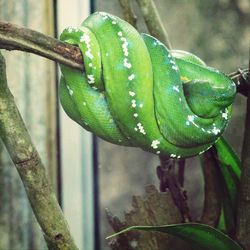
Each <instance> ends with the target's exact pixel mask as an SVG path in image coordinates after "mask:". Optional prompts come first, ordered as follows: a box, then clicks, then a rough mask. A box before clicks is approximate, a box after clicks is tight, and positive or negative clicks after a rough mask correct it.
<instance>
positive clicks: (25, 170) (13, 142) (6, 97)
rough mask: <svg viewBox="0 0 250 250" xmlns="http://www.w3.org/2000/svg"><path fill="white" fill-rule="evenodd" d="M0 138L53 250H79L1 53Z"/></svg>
mask: <svg viewBox="0 0 250 250" xmlns="http://www.w3.org/2000/svg"><path fill="white" fill-rule="evenodd" d="M0 114H1V115H0V137H1V139H2V141H3V143H4V144H5V146H6V148H7V150H8V152H9V154H10V157H11V159H12V161H13V163H14V164H15V166H16V169H17V171H18V173H19V175H20V177H21V180H22V182H23V184H24V188H25V190H26V193H27V196H28V198H29V201H30V204H31V206H32V209H33V212H34V214H35V216H36V219H37V221H38V223H39V224H40V226H41V228H42V230H43V233H44V238H45V240H46V242H47V245H48V247H49V249H70V250H74V249H77V247H76V245H75V243H74V240H73V238H72V236H71V235H70V232H69V228H68V225H67V222H66V220H65V219H64V217H63V213H62V211H61V209H60V207H59V205H58V202H57V200H56V196H55V193H54V192H53V190H52V186H51V184H50V183H49V181H48V178H47V176H46V171H45V167H44V165H43V164H42V162H41V159H40V156H39V155H38V153H37V151H36V149H35V147H34V145H33V143H32V141H31V138H30V135H29V133H28V131H27V129H26V127H25V124H24V122H23V120H22V117H21V115H20V113H19V111H18V109H17V107H16V104H15V101H14V97H13V96H12V94H11V92H10V90H9V88H8V85H7V79H6V66H5V60H4V58H3V56H2V55H1V53H0Z"/></svg>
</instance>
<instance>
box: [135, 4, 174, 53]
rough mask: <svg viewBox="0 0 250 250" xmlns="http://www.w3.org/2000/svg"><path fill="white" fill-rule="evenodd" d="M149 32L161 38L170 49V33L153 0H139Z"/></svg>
mask: <svg viewBox="0 0 250 250" xmlns="http://www.w3.org/2000/svg"><path fill="white" fill-rule="evenodd" d="M137 3H138V5H139V6H140V10H141V12H142V15H143V18H144V20H145V22H146V24H147V27H148V31H149V33H150V34H151V35H152V36H154V37H155V38H157V39H159V40H160V41H161V42H162V43H164V44H165V45H166V46H167V47H168V48H169V49H171V48H172V46H171V43H170V40H169V38H168V33H167V31H166V29H165V28H164V26H163V23H162V21H161V19H160V16H159V13H158V11H157V8H156V6H155V3H154V1H153V0H137Z"/></svg>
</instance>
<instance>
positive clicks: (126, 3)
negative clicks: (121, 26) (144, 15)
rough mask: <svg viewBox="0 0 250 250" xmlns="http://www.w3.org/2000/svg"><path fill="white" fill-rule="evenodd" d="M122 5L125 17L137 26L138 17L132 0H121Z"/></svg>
mask: <svg viewBox="0 0 250 250" xmlns="http://www.w3.org/2000/svg"><path fill="white" fill-rule="evenodd" d="M119 2H120V5H121V7H122V11H123V16H124V19H125V20H126V21H127V22H128V23H130V24H131V25H132V26H134V27H135V28H136V21H137V17H136V15H135V12H134V10H133V8H132V5H131V1H130V0H119Z"/></svg>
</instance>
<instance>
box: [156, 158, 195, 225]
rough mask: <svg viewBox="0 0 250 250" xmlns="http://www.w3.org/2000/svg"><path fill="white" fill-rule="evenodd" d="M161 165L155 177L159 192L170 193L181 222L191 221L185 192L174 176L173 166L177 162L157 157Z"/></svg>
mask: <svg viewBox="0 0 250 250" xmlns="http://www.w3.org/2000/svg"><path fill="white" fill-rule="evenodd" d="M159 158H160V163H161V165H160V166H158V167H157V176H158V178H159V180H160V191H161V192H166V191H167V190H169V191H170V193H171V196H172V198H173V201H174V203H175V205H176V206H177V208H178V209H179V211H180V214H181V215H182V220H183V222H189V221H191V220H192V219H191V216H190V214H189V208H188V205H187V196H186V191H185V190H184V189H183V188H182V187H181V185H180V183H179V181H178V179H177V178H176V174H175V169H174V168H175V165H177V163H178V161H176V160H174V159H171V158H169V157H162V156H161V157H159Z"/></svg>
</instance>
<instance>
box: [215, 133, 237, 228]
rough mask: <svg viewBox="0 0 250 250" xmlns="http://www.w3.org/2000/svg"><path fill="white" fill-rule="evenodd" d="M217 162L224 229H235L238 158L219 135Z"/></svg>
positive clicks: (216, 144)
mask: <svg viewBox="0 0 250 250" xmlns="http://www.w3.org/2000/svg"><path fill="white" fill-rule="evenodd" d="M215 148H216V151H217V156H216V155H215V159H216V158H217V162H218V164H219V172H220V176H219V178H220V179H221V185H222V192H223V195H222V200H223V210H224V219H225V225H226V231H227V232H229V233H232V232H233V231H234V229H235V220H236V219H235V218H236V205H237V199H238V190H239V182H240V175H241V168H240V160H239V158H238V156H237V155H236V153H235V152H234V151H233V149H232V148H231V147H230V145H229V144H228V143H227V142H226V140H225V139H224V138H223V137H221V138H220V139H219V140H218V141H217V142H216V143H215Z"/></svg>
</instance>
